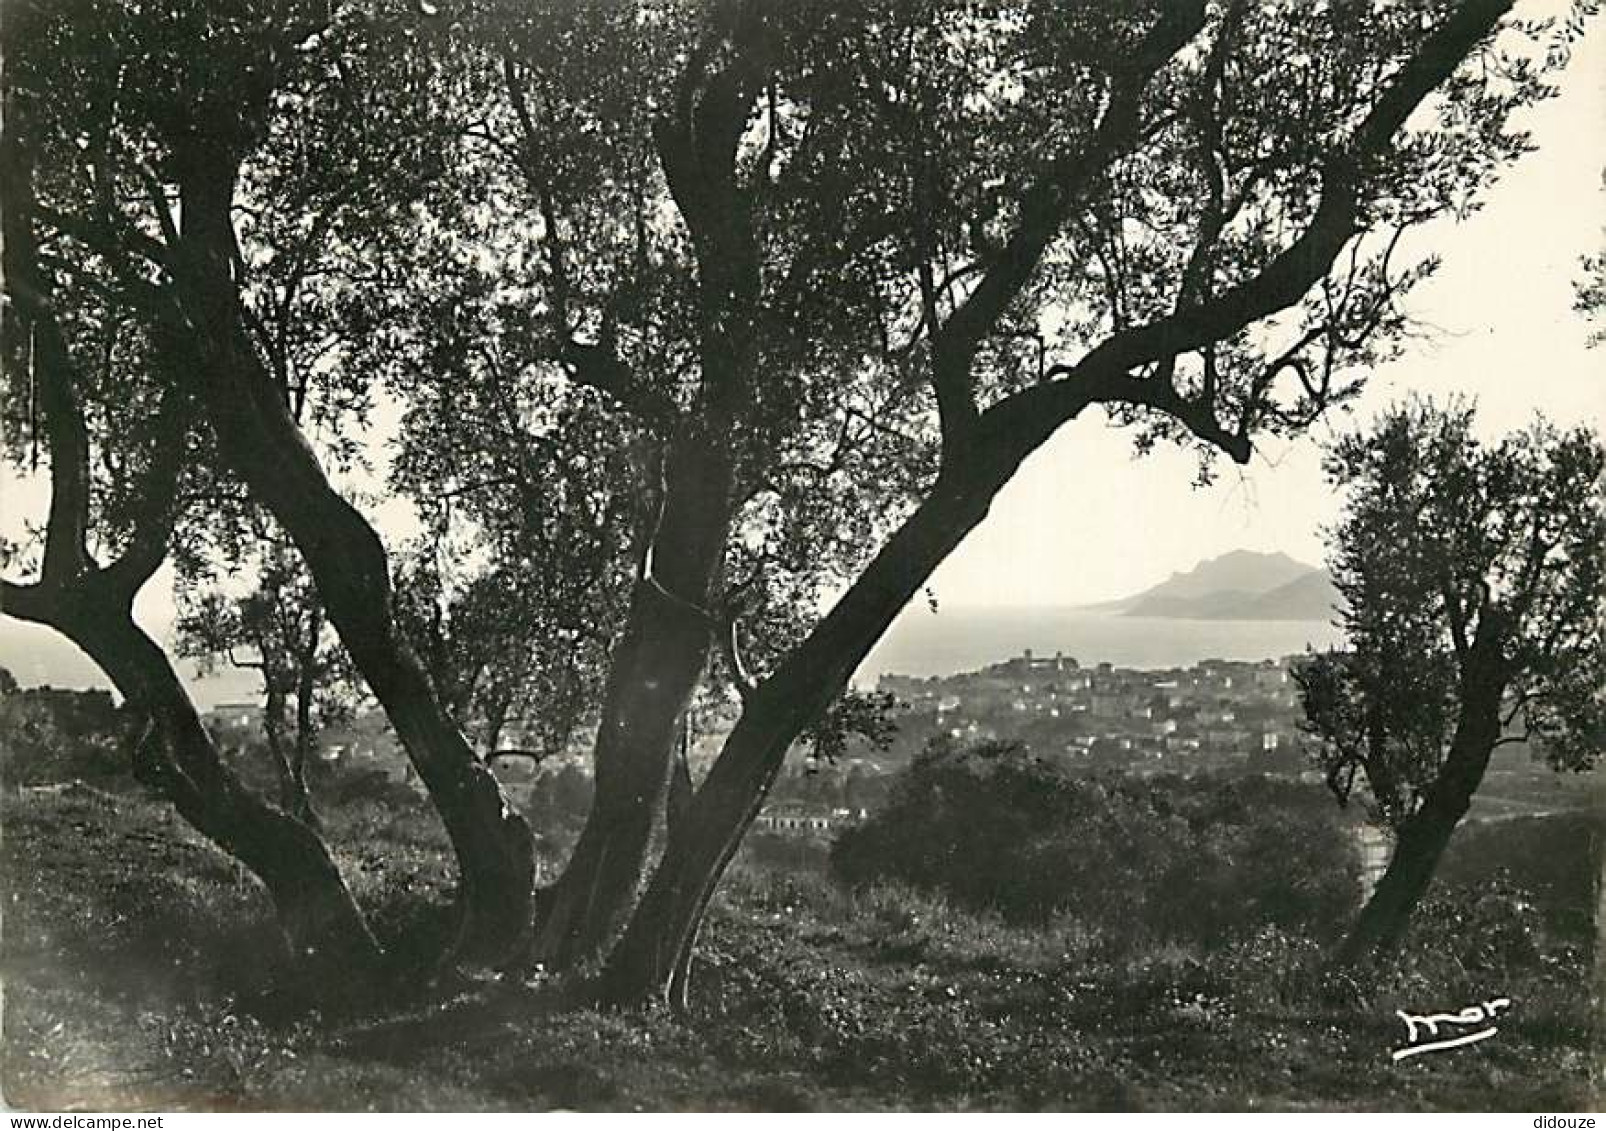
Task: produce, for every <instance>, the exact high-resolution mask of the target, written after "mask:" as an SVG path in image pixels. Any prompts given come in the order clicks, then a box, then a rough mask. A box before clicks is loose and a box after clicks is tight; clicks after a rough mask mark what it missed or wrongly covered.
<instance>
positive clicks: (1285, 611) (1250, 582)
mask: <svg viewBox="0 0 1606 1131" xmlns="http://www.w3.org/2000/svg"><path fill="white" fill-rule="evenodd" d="M1337 596H1338V594H1337V591H1336V590H1334V588H1333V582H1332V579H1331V578H1330V577H1329V576H1328V575H1327V571H1326V570H1324V569H1319V568H1317V567H1316V566H1312V565H1306V564H1305V563H1304V562H1300V561H1296V560H1294V559H1293V558H1291V557H1289V556H1288V555H1287V554H1280V553H1274V554H1260V553H1256V552H1254V551H1252V550H1234V551H1232V552H1231V553H1228V554H1223V555H1221V556H1220V557H1219V558H1211V559H1209V560H1208V561H1203V562H1200V563H1199V564H1198V565H1196V566H1194V567H1193V568H1192V569H1191V570H1188V571H1187V572H1186V573H1174V574H1172V575H1171V576H1170V578H1168V579H1167V580H1165V581H1162V582H1161V583H1160V584H1159V585H1156V586H1154V587H1153V588H1152V589H1146V590H1144V591H1143V592H1142V593H1136V594H1133V595H1132V596H1130V597H1124V598H1122V599H1120V600H1118V601H1109V602H1106V603H1104V604H1102V605H1097V606H1094V608H1097V609H1099V610H1101V611H1104V612H1110V613H1118V614H1120V615H1121V616H1128V617H1158V618H1165V619H1188V620H1327V619H1329V618H1330V617H1331V616H1332V615H1333V604H1334V601H1335V600H1336V599H1337Z"/></svg>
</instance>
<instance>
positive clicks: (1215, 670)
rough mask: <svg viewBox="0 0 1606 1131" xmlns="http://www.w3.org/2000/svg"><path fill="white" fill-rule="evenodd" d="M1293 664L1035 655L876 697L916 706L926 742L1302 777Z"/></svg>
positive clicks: (1105, 765) (1086, 762)
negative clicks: (1004, 742) (1126, 663)
mask: <svg viewBox="0 0 1606 1131" xmlns="http://www.w3.org/2000/svg"><path fill="white" fill-rule="evenodd" d="M1294 659H1295V657H1292V656H1287V657H1283V658H1282V659H1278V660H1263V661H1259V662H1250V661H1237V660H1219V659H1210V660H1205V661H1203V662H1202V663H1200V664H1198V665H1196V666H1194V667H1188V668H1165V669H1159V670H1153V671H1145V670H1134V669H1128V668H1117V667H1114V666H1112V665H1111V664H1108V663H1100V664H1098V665H1096V666H1094V667H1091V668H1086V667H1083V666H1081V665H1080V664H1079V663H1078V662H1077V661H1076V659H1075V658H1073V657H1070V656H1066V655H1063V654H1061V653H1056V654H1055V655H1054V656H1052V657H1044V656H1036V655H1033V653H1032V652H1031V650H1030V649H1028V650H1027V651H1025V652H1024V653H1023V654H1021V655H1019V656H1016V657H1014V658H1012V659H1009V660H1005V661H1003V662H1002V663H997V664H992V665H990V666H988V667H986V668H983V669H982V670H980V671H975V672H965V673H962V674H959V675H952V676H933V677H930V678H925V679H921V678H916V677H910V676H899V675H884V676H882V677H881V679H880V681H879V683H878V684H877V689H878V690H880V691H883V692H887V693H890V694H891V695H893V696H894V697H896V699H897V700H898V701H899V702H900V703H902V704H904V705H905V708H904V713H903V716H902V718H901V719H900V733H901V734H902V733H903V732H911V733H915V734H918V735H920V736H921V739H922V741H923V740H924V739H925V738H926V737H929V736H931V735H935V734H945V735H947V736H949V737H950V738H953V739H956V740H961V741H976V740H981V739H989V738H996V739H1013V740H1017V741H1020V742H1022V743H1024V744H1025V745H1027V746H1029V747H1030V748H1031V749H1032V750H1033V752H1034V753H1036V754H1038V755H1039V756H1041V757H1048V758H1054V759H1062V760H1064V761H1066V762H1068V763H1071V764H1073V765H1080V766H1087V767H1089V768H1098V769H1113V770H1126V771H1130V772H1135V773H1155V772H1163V773H1193V772H1198V771H1200V770H1232V769H1247V770H1255V771H1260V772H1282V773H1297V772H1299V771H1300V770H1301V769H1303V768H1304V766H1303V762H1302V760H1301V758H1300V755H1299V749H1298V730H1297V726H1296V720H1297V718H1298V712H1299V698H1298V688H1297V687H1296V685H1295V683H1294V681H1293V679H1292V677H1291V675H1290V666H1291V665H1292V663H1293V661H1294Z"/></svg>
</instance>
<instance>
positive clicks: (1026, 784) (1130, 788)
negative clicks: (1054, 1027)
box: [832, 741, 1359, 946]
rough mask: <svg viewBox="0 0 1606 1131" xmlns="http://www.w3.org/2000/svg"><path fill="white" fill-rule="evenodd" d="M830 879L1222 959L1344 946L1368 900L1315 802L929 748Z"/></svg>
mask: <svg viewBox="0 0 1606 1131" xmlns="http://www.w3.org/2000/svg"><path fill="white" fill-rule="evenodd" d="M832 867H833V870H834V872H835V874H836V876H837V877H838V879H840V880H842V881H844V882H846V883H848V884H850V885H853V886H862V885H867V884H871V883H875V882H877V881H881V880H897V881H901V882H903V883H906V884H909V885H911V886H913V887H916V888H919V889H923V890H927V891H933V892H941V893H943V894H944V895H946V896H947V897H948V898H950V899H952V900H953V901H954V902H956V903H957V904H959V905H961V906H965V907H969V908H973V909H977V910H985V911H992V912H996V913H997V914H999V915H1000V916H1002V917H1003V918H1004V919H1006V920H1008V921H1011V922H1030V923H1040V922H1045V921H1047V920H1048V919H1050V918H1052V917H1054V916H1056V915H1061V914H1064V913H1073V914H1075V915H1077V916H1078V917H1081V918H1083V919H1084V920H1086V921H1088V922H1092V923H1096V924H1099V925H1100V926H1101V927H1109V928H1112V929H1119V930H1122V931H1126V932H1136V933H1139V934H1143V935H1147V936H1150V937H1152V938H1155V939H1159V940H1177V941H1183V942H1190V943H1201V944H1205V945H1212V946H1213V945H1219V944H1221V943H1224V942H1226V941H1228V940H1229V939H1231V938H1235V937H1239V936H1242V935H1243V934H1245V933H1248V932H1252V931H1253V930H1255V929H1257V928H1260V927H1263V926H1275V927H1278V928H1281V929H1284V930H1288V931H1294V932H1300V933H1306V934H1313V935H1317V936H1326V935H1330V934H1334V933H1336V932H1337V931H1338V930H1339V929H1341V927H1342V925H1343V923H1344V922H1345V920H1346V919H1347V917H1348V916H1349V915H1350V914H1351V913H1352V912H1353V910H1354V905H1355V899H1356V896H1357V894H1358V891H1359V881H1358V878H1357V875H1358V868H1359V861H1358V858H1357V854H1356V850H1355V847H1354V845H1353V843H1352V842H1351V840H1350V838H1349V836H1348V835H1347V833H1346V831H1345V829H1344V827H1343V825H1342V824H1341V823H1340V818H1339V816H1338V815H1337V814H1335V813H1334V811H1333V809H1332V806H1331V803H1330V801H1329V800H1328V799H1327V797H1326V796H1325V795H1324V794H1323V793H1322V792H1321V791H1320V789H1318V788H1316V787H1313V786H1306V785H1301V784H1298V783H1293V782H1285V781H1276V780H1271V779H1261V778H1242V777H1235V778H1231V779H1224V778H1222V779H1218V778H1182V777H1159V778H1149V779H1138V778H1120V777H1100V778H1087V777H1073V776H1071V775H1070V774H1069V773H1067V772H1066V771H1064V770H1063V769H1061V768H1060V767H1058V766H1057V765H1055V764H1054V763H1051V762H1048V761H1045V760H1043V759H1041V758H1038V757H1034V756H1033V755H1031V754H1030V753H1029V752H1028V751H1026V750H1025V749H1024V748H1022V747H1021V746H1019V745H1017V744H1013V743H1005V742H988V743H982V744H980V745H977V746H971V747H959V746H957V745H954V744H950V743H947V742H941V741H939V742H936V743H933V744H932V745H930V746H929V747H928V748H927V749H926V750H925V751H924V752H923V753H922V754H921V755H920V756H919V757H917V758H916V759H915V760H914V761H913V762H912V763H911V765H910V766H909V768H908V769H907V770H905V771H904V772H903V774H902V775H900V777H899V779H898V781H897V783H896V785H895V787H894V789H893V792H892V796H891V798H890V799H889V801H888V803H887V805H886V806H885V807H883V808H882V809H880V810H879V811H877V812H876V813H875V814H874V815H873V816H872V817H871V818H870V820H868V821H867V822H866V823H865V824H863V825H861V826H860V827H858V828H856V829H851V830H848V831H847V832H845V833H844V834H842V836H840V837H839V838H838V839H837V841H836V844H835V845H834V846H833V850H832Z"/></svg>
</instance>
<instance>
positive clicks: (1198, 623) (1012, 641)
mask: <svg viewBox="0 0 1606 1131" xmlns="http://www.w3.org/2000/svg"><path fill="white" fill-rule="evenodd" d="M1343 639H1344V634H1343V631H1342V630H1341V629H1339V628H1338V627H1336V626H1335V625H1333V624H1331V623H1329V622H1327V621H1305V620H1183V619H1170V618H1159V617H1128V616H1121V615H1120V614H1118V613H1104V612H1096V611H1091V610H1088V609H1085V608H1028V607H1021V608H1011V607H1002V608H943V607H941V606H938V609H937V611H936V612H932V611H931V609H930V607H929V606H927V605H924V604H912V605H910V606H909V607H908V608H907V609H905V610H904V611H903V613H902V614H901V615H900V616H899V617H898V619H897V620H896V621H894V622H893V624H892V627H891V628H890V629H888V630H887V634H886V635H885V636H884V637H882V639H881V641H880V643H878V644H877V645H876V646H875V648H874V649H873V650H872V651H871V652H870V654H869V655H868V656H866V657H865V660H864V663H863V664H861V665H860V666H859V670H858V671H857V672H856V673H855V675H854V682H855V683H856V684H858V685H859V686H861V687H863V686H871V685H873V684H874V683H875V681H876V679H877V678H879V677H880V676H881V675H883V674H885V673H889V672H890V673H894V674H897V675H913V676H933V675H953V674H955V673H956V672H967V671H976V670H978V669H980V668H984V667H986V666H988V665H989V664H995V663H998V662H999V661H1001V660H1006V659H1009V658H1010V657H1012V656H1019V655H1021V654H1022V653H1023V652H1025V651H1026V650H1027V649H1030V650H1031V651H1032V654H1033V655H1034V656H1053V655H1054V654H1055V653H1056V652H1061V653H1064V654H1065V655H1066V656H1068V657H1073V658H1074V659H1075V660H1076V661H1077V662H1078V663H1079V664H1081V665H1082V666H1083V667H1091V666H1092V665H1094V664H1099V663H1105V662H1108V663H1111V664H1114V665H1115V666H1116V667H1119V668H1139V669H1154V668H1178V667H1191V666H1193V665H1194V664H1197V663H1199V662H1200V661H1201V660H1208V659H1221V660H1267V659H1277V658H1280V657H1282V656H1290V655H1299V654H1302V653H1304V652H1305V651H1307V650H1309V649H1316V650H1318V651H1319V650H1322V649H1326V648H1329V647H1336V646H1338V645H1339V644H1341V643H1342V642H1343Z"/></svg>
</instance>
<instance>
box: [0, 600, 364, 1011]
mask: <svg viewBox="0 0 1606 1131" xmlns="http://www.w3.org/2000/svg"><path fill="white" fill-rule="evenodd" d="M95 580H96V579H95V578H93V577H84V578H80V579H78V582H77V583H76V584H73V585H70V586H67V587H62V588H59V589H55V588H50V587H43V586H28V587H7V590H6V593H7V601H6V609H5V611H6V612H7V613H9V614H10V615H12V616H16V617H18V618H20V619H23V620H30V621H34V622H36V623H40V624H46V625H49V626H51V627H52V628H55V629H57V630H58V631H60V632H62V633H63V634H64V635H66V636H67V638H68V639H70V640H72V641H73V643H75V644H77V645H78V646H79V647H80V648H82V649H83V650H84V651H85V652H86V653H87V654H88V655H89V656H90V658H91V659H93V660H94V661H95V662H96V664H98V665H99V666H100V668H101V670H103V671H104V672H106V674H107V675H108V676H109V677H110V678H111V680H112V682H113V683H114V684H115V685H116V687H117V689H118V690H119V691H120V692H121V693H122V694H123V696H124V697H125V698H126V699H127V701H128V703H129V705H130V706H131V707H133V708H134V710H136V711H137V712H139V713H140V714H142V715H144V716H145V717H146V718H147V719H148V720H149V723H150V729H149V731H147V733H146V735H145V736H144V737H143V738H142V740H141V743H140V749H139V750H138V752H137V753H136V763H135V770H136V774H137V775H138V776H139V777H140V779H141V780H142V781H144V782H146V783H147V784H149V785H152V786H153V787H155V788H156V789H158V790H159V791H160V792H161V793H162V795H163V796H164V797H166V798H167V799H168V800H169V801H170V802H172V804H173V805H174V807H175V808H176V809H177V810H178V811H179V814H180V815H181V816H183V818H184V819H185V820H186V821H188V822H189V823H190V824H191V825H192V826H194V827H195V829H196V830H197V831H199V832H200V833H201V834H202V835H203V836H205V837H206V838H207V839H208V840H210V841H212V842H213V843H214V844H216V845H217V846H218V847H219V848H221V849H222V850H223V851H224V852H226V853H228V854H229V855H230V856H233V857H234V858H236V859H238V860H239V861H240V862H241V863H243V864H244V865H245V866H246V867H247V868H249V869H250V870H251V872H252V873H253V874H254V875H255V876H256V877H257V878H258V879H259V880H261V881H262V884H263V886H264V887H265V888H266V889H267V891H268V895H269V897H270V898H271V899H272V901H273V905H274V908H275V910H276V911H277V912H278V918H279V923H280V925H281V926H282V928H283V929H284V933H285V936H286V938H287V940H288V942H289V944H290V948H291V950H292V952H293V954H294V957H295V960H296V962H297V964H298V965H299V966H300V967H301V968H303V969H304V970H306V971H307V972H308V973H309V975H311V977H312V978H313V979H314V981H315V984H322V985H326V986H327V987H328V992H329V994H330V996H331V997H343V996H348V995H357V994H360V993H362V992H363V991H364V990H365V989H367V988H371V987H372V985H373V984H374V981H375V979H376V978H378V977H379V976H380V974H381V971H382V959H383V954H382V952H381V950H380V947H379V944H378V943H377V942H376V941H375V939H374V936H373V935H372V933H371V932H370V931H369V929H368V925H367V923H366V922H365V920H364V919H363V916H362V913H361V911H359V910H358V908H357V905H356V903H355V901H354V900H353V899H352V896H351V892H350V891H349V890H348V889H347V887H346V884H345V881H344V880H343V879H342V878H341V876H340V872H339V869H338V868H336V866H335V863H334V860H333V859H332V858H331V857H330V855H329V851H328V849H327V848H326V847H325V845H324V843H323V841H322V840H321V839H320V838H319V837H318V835H317V833H316V832H314V831H313V830H311V829H309V828H308V827H307V826H306V825H304V824H302V823H301V822H300V821H298V820H296V819H295V818H294V817H292V816H291V815H290V814H288V813H285V812H284V811H282V810H280V809H278V808H275V807H274V806H272V805H269V804H267V803H266V802H264V801H263V800H262V799H261V798H259V797H257V796H256V795H255V794H254V793H252V792H251V790H249V789H248V788H246V786H245V785H244V784H243V783H242V782H241V781H240V780H239V779H238V778H237V777H236V776H235V775H234V773H233V771H231V770H230V769H229V768H228V766H227V765H225V764H224V763H223V761H222V760H221V759H220V758H219V756H218V752H217V748H216V746H215V745H214V744H213V742H212V738H211V736H210V735H209V734H207V732H206V728H205V727H204V726H203V725H202V724H201V720H200V717H199V715H197V714H196V711H195V706H194V704H193V703H192V702H191V701H190V698H189V695H188V693H187V692H186V691H185V690H184V685H183V684H182V683H181V682H180V680H179V678H178V675H177V673H176V672H174V670H173V667H172V665H171V663H169V661H168V659H167V656H166V654H165V653H164V652H163V651H162V649H161V647H160V646H159V645H158V644H157V643H156V642H155V641H154V640H152V639H151V638H150V637H149V636H148V635H147V634H146V633H145V631H144V630H143V629H141V628H140V627H139V625H138V624H137V623H135V621H134V619H133V615H132V612H131V610H130V605H129V598H128V597H127V596H126V595H119V594H115V593H110V592H106V591H105V590H106V589H107V588H109V587H104V586H97V585H95V584H94V582H95Z"/></svg>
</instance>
